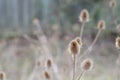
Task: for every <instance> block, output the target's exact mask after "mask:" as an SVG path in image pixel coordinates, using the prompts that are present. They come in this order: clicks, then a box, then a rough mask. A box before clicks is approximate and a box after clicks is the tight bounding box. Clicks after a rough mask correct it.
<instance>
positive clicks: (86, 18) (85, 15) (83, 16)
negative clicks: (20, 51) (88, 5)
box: [79, 9, 89, 22]
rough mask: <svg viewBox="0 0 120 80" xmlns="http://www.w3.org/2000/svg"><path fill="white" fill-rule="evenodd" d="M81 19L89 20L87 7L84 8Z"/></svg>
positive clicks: (83, 20) (82, 20)
mask: <svg viewBox="0 0 120 80" xmlns="http://www.w3.org/2000/svg"><path fill="white" fill-rule="evenodd" d="M79 20H80V21H81V22H88V21H89V13H88V11H87V10H86V9H83V10H82V11H81V13H80V16H79Z"/></svg>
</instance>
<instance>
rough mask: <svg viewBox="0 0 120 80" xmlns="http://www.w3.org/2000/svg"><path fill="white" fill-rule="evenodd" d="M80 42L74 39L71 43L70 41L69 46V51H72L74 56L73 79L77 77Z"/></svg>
mask: <svg viewBox="0 0 120 80" xmlns="http://www.w3.org/2000/svg"><path fill="white" fill-rule="evenodd" d="M80 47H81V46H80V44H79V43H78V41H77V40H75V39H74V40H72V41H71V42H70V43H69V46H68V48H69V49H68V51H69V53H71V55H72V57H73V79H72V80H74V78H75V71H76V56H77V55H78V53H80Z"/></svg>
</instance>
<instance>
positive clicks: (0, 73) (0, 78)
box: [0, 71, 6, 80]
mask: <svg viewBox="0 0 120 80" xmlns="http://www.w3.org/2000/svg"><path fill="white" fill-rule="evenodd" d="M0 80H6V75H5V73H4V72H3V71H0Z"/></svg>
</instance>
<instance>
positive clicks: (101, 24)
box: [97, 20, 105, 30]
mask: <svg viewBox="0 0 120 80" xmlns="http://www.w3.org/2000/svg"><path fill="white" fill-rule="evenodd" d="M97 27H98V29H100V30H101V29H105V21H104V20H100V21H99V22H98V25H97Z"/></svg>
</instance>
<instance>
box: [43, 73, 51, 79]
mask: <svg viewBox="0 0 120 80" xmlns="http://www.w3.org/2000/svg"><path fill="white" fill-rule="evenodd" d="M44 76H45V78H46V79H48V80H50V78H51V76H50V73H49V72H48V71H45V72H44Z"/></svg>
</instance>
